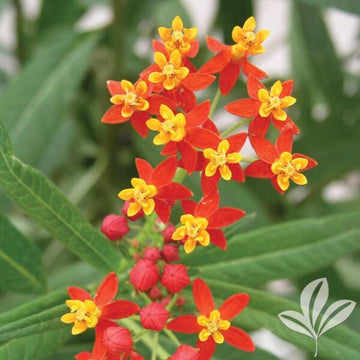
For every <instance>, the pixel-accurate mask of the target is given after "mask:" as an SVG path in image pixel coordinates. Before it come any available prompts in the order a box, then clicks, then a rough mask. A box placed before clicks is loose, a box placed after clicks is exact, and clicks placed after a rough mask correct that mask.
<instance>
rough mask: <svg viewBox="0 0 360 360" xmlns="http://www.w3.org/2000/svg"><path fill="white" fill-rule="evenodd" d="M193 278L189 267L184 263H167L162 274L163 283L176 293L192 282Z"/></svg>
mask: <svg viewBox="0 0 360 360" xmlns="http://www.w3.org/2000/svg"><path fill="white" fill-rule="evenodd" d="M190 282H191V280H190V278H189V275H188V273H187V268H186V266H185V265H183V264H167V265H165V267H164V272H163V274H162V276H161V284H162V285H163V286H165V287H166V289H167V290H168V291H169V292H170V293H172V294H176V293H178V292H180V291H181V290H182V289H184V288H185V287H186V286H188V285H189V284H190Z"/></svg>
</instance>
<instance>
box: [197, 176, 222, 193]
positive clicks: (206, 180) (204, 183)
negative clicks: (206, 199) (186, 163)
mask: <svg viewBox="0 0 360 360" xmlns="http://www.w3.org/2000/svg"><path fill="white" fill-rule="evenodd" d="M220 178H221V176H220V173H219V172H218V171H217V172H216V173H215V174H214V175H213V176H210V177H208V176H206V175H205V171H203V172H202V173H201V190H202V192H203V194H204V195H205V196H207V195H210V194H212V193H213V192H214V191H215V192H217V191H218V190H217V186H218V183H219V181H220Z"/></svg>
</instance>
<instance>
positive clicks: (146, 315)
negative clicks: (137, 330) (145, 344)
mask: <svg viewBox="0 0 360 360" xmlns="http://www.w3.org/2000/svg"><path fill="white" fill-rule="evenodd" d="M168 319H169V313H168V312H167V310H166V309H165V308H164V306H163V305H161V304H159V303H157V302H152V303H151V304H149V305H147V306H145V307H144V308H142V309H141V310H140V321H141V324H142V326H143V327H144V328H145V329H149V330H157V331H160V330H162V329H163V328H164V327H165V325H166V323H167V321H168Z"/></svg>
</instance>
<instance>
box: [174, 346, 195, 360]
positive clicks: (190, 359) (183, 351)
mask: <svg viewBox="0 0 360 360" xmlns="http://www.w3.org/2000/svg"><path fill="white" fill-rule="evenodd" d="M199 359H200V354H199V350H198V349H195V348H193V347H192V346H189V345H180V346H179V347H178V348H177V349H176V351H175V353H174V355H172V356H170V357H169V360H199Z"/></svg>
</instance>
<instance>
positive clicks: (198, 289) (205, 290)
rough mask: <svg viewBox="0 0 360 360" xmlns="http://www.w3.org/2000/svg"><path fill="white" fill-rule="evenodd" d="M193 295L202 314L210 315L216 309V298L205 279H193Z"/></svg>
mask: <svg viewBox="0 0 360 360" xmlns="http://www.w3.org/2000/svg"><path fill="white" fill-rule="evenodd" d="M193 297H194V302H195V305H196V307H197V308H198V310H199V312H200V313H201V314H202V315H205V316H208V315H209V314H210V313H211V311H213V310H214V309H215V304H214V299H213V296H212V293H211V290H210V288H209V286H208V285H207V284H206V282H205V281H204V280H201V279H195V280H194V281H193Z"/></svg>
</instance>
